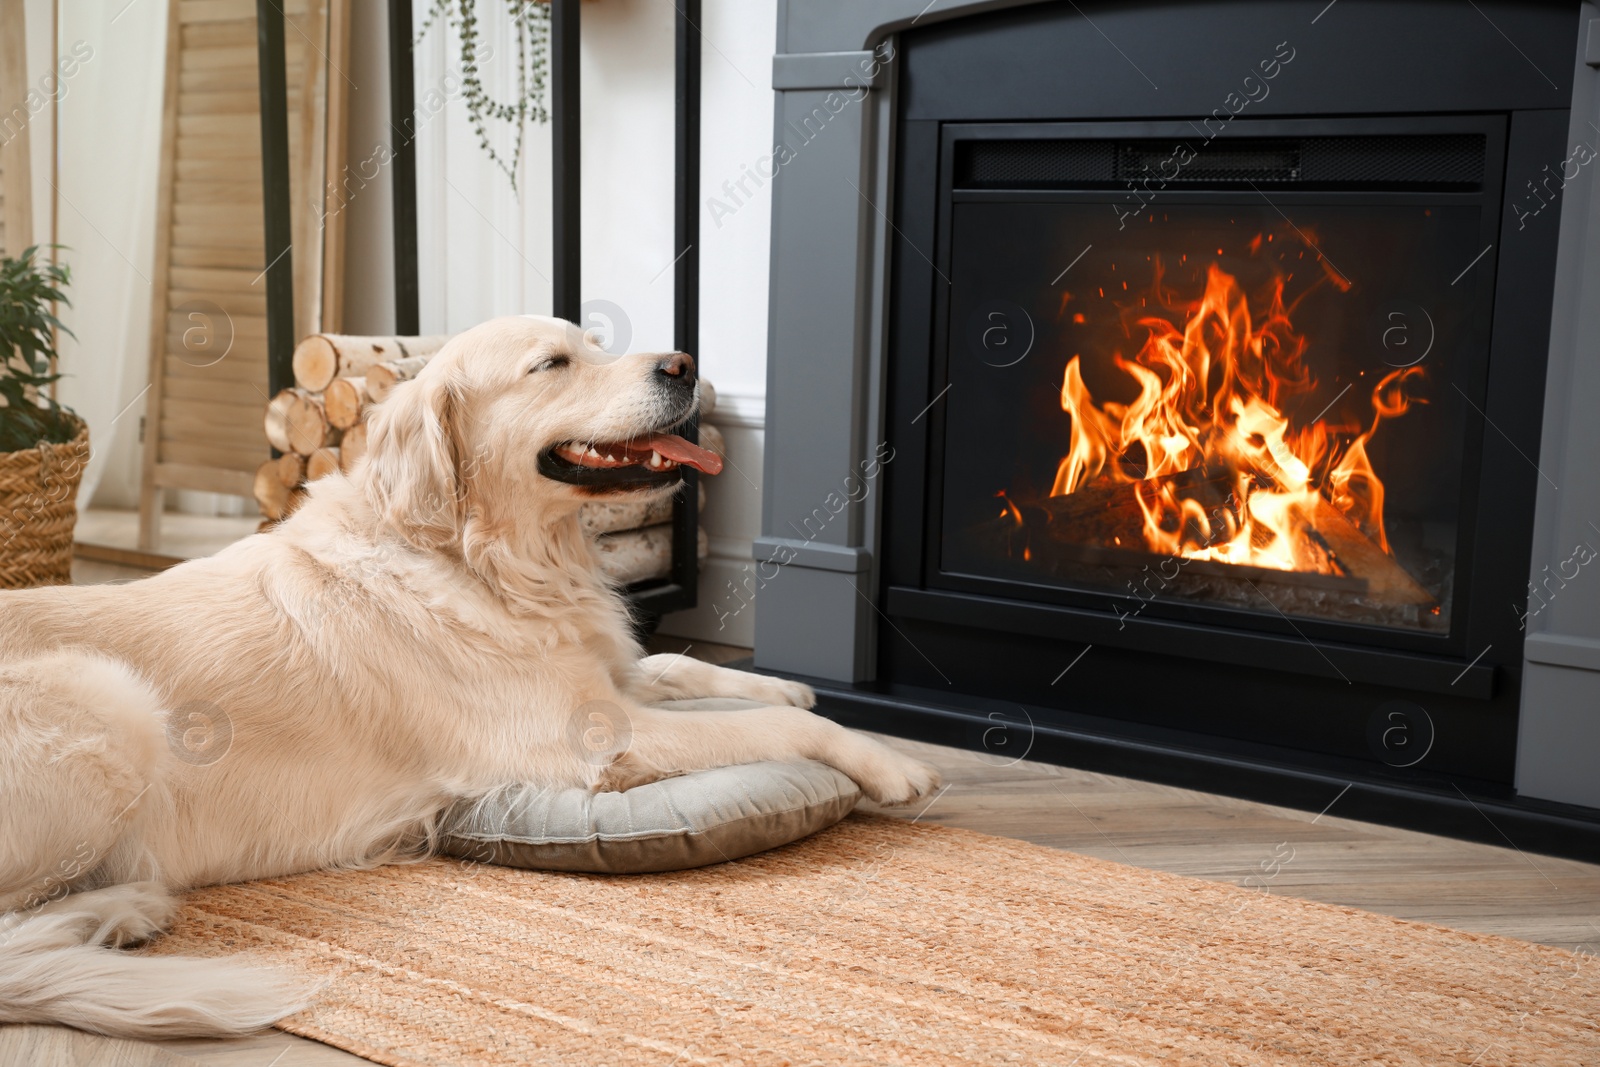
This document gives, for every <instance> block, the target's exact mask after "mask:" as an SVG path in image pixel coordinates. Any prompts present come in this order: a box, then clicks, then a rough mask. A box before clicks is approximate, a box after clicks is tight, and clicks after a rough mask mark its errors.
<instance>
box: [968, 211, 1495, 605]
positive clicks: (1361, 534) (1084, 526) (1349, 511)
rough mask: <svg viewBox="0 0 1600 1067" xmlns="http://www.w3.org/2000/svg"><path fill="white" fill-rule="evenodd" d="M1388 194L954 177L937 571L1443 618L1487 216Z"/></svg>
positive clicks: (1193, 598)
mask: <svg viewBox="0 0 1600 1067" xmlns="http://www.w3.org/2000/svg"><path fill="white" fill-rule="evenodd" d="M1392 199H1393V200H1394V201H1396V202H1383V200H1382V198H1381V197H1378V196H1375V195H1372V194H1365V195H1358V196H1349V197H1345V198H1343V200H1342V202H1341V198H1339V197H1333V196H1323V197H1321V199H1320V202H1319V199H1318V197H1317V195H1316V194H1315V193H1307V192H1301V193H1298V194H1294V195H1289V194H1284V195H1280V196H1272V195H1271V194H1270V193H1267V192H1261V193H1260V195H1256V194H1255V193H1251V194H1248V195H1246V194H1236V193H1228V194H1222V195H1216V196H1212V197H1209V198H1207V197H1205V196H1202V195H1197V194H1192V193H1191V194H1188V199H1187V200H1185V199H1183V194H1181V193H1179V194H1169V195H1166V196H1156V197H1154V198H1152V199H1151V200H1150V201H1148V202H1142V201H1139V200H1137V199H1135V198H1133V197H1128V196H1122V197H1116V196H1108V195H1101V196H1092V195H1090V194H1076V195H1071V194H1069V195H1052V194H1049V193H1035V194H1028V193H1025V192H1012V193H1010V194H1004V195H982V194H978V195H969V196H968V197H967V198H962V197H961V196H960V194H958V195H957V198H956V200H955V202H954V203H953V204H952V206H951V208H950V211H951V215H950V230H949V232H950V246H949V264H950V277H949V282H950V285H949V299H948V305H947V306H948V308H949V318H948V323H947V329H946V338H947V342H946V347H947V351H946V353H945V356H946V359H945V365H946V367H947V373H948V384H949V387H950V388H949V393H948V396H947V400H948V407H947V409H946V410H945V411H944V412H943V419H944V423H943V425H944V432H943V440H942V449H941V451H942V453H943V464H942V509H941V510H942V517H941V525H940V534H941V537H940V553H939V560H940V569H941V570H942V571H943V572H945V573H947V574H952V575H961V576H967V577H972V578H979V579H998V580H1004V581H1008V582H1012V583H1028V584H1031V585H1033V586H1038V587H1044V588H1046V589H1057V590H1066V591H1074V592H1077V593H1080V594H1089V595H1092V596H1093V597H1094V599H1100V598H1101V597H1103V598H1104V599H1105V600H1106V606H1107V607H1108V608H1110V609H1111V610H1116V611H1117V612H1118V614H1119V615H1121V614H1124V613H1155V614H1159V613H1161V612H1162V611H1163V610H1165V609H1167V608H1168V607H1169V606H1170V605H1173V604H1193V603H1200V604H1206V605H1212V606H1217V607H1224V608H1230V609H1242V610H1250V611H1257V612H1264V613H1268V614H1272V613H1281V614H1282V615H1284V616H1288V617H1291V618H1295V617H1299V618H1309V619H1316V620H1327V621H1332V622H1339V623H1350V624H1357V625H1366V626H1378V627H1384V628H1395V629H1401V630H1409V631H1418V632H1424V633H1441V634H1442V633H1447V632H1448V631H1449V627H1450V619H1451V604H1452V599H1453V595H1454V593H1455V583H1456V576H1457V573H1458V569H1459V568H1458V563H1459V562H1460V561H1459V559H1458V556H1459V555H1460V554H1461V551H1462V548H1461V546H1460V544H1459V538H1458V530H1459V529H1460V527H1461V523H1462V515H1463V506H1464V501H1463V499H1462V493H1463V485H1464V484H1472V482H1471V477H1470V474H1469V473H1468V472H1464V471H1463V467H1464V466H1465V465H1466V463H1467V461H1468V456H1469V449H1468V447H1467V445H1468V442H1467V432H1468V423H1467V420H1466V417H1465V416H1466V413H1467V412H1468V411H1470V410H1471V405H1472V404H1473V403H1477V402H1479V401H1481V397H1480V396H1478V395H1477V390H1478V389H1480V388H1481V386H1480V385H1478V383H1479V381H1480V380H1481V375H1482V374H1483V370H1484V367H1485V365H1486V358H1487V338H1488V334H1489V328H1490V321H1489V313H1488V308H1487V307H1486V306H1485V302H1484V301H1483V300H1482V298H1481V290H1480V289H1479V288H1478V287H1477V286H1476V284H1468V283H1467V282H1465V281H1463V274H1469V273H1470V271H1471V270H1472V264H1473V263H1474V260H1475V257H1476V258H1481V254H1482V253H1483V252H1484V251H1485V250H1484V249H1483V248H1482V247H1481V242H1482V226H1483V220H1482V218H1481V217H1480V210H1481V209H1480V208H1479V206H1478V205H1476V204H1469V203H1464V202H1461V201H1460V199H1457V202H1455V203H1452V202H1451V199H1452V198H1450V197H1448V196H1440V197H1437V198H1436V199H1434V200H1433V201H1430V200H1429V199H1428V198H1427V197H1426V196H1421V195H1417V194H1411V195H1408V196H1403V197H1397V198H1392ZM1480 265H1481V264H1480Z"/></svg>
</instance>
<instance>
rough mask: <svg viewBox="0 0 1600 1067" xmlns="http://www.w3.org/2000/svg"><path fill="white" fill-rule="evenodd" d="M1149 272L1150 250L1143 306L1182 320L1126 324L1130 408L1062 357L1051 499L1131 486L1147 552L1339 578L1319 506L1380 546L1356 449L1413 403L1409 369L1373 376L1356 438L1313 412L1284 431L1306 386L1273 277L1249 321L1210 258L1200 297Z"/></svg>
mask: <svg viewBox="0 0 1600 1067" xmlns="http://www.w3.org/2000/svg"><path fill="white" fill-rule="evenodd" d="M1162 273H1163V272H1162V266H1161V262H1160V260H1159V258H1158V259H1156V260H1155V275H1154V280H1153V282H1152V285H1151V292H1150V297H1149V301H1148V302H1149V304H1150V305H1151V306H1154V307H1156V308H1161V309H1166V310H1167V311H1168V312H1169V313H1170V314H1172V315H1173V317H1174V318H1176V317H1179V316H1180V315H1181V316H1182V319H1181V321H1182V323H1183V326H1182V329H1179V328H1178V326H1176V325H1174V324H1173V322H1171V321H1169V320H1168V319H1167V318H1163V317H1161V316H1159V315H1145V316H1143V317H1140V318H1138V319H1137V320H1136V321H1137V325H1138V326H1140V327H1142V328H1143V329H1144V330H1145V331H1146V338H1145V341H1144V344H1143V346H1142V347H1141V348H1140V349H1139V352H1138V353H1137V355H1135V356H1134V358H1133V359H1132V360H1127V359H1124V358H1123V357H1122V356H1121V354H1120V353H1117V354H1114V355H1113V362H1114V364H1115V366H1116V367H1117V368H1118V369H1119V370H1121V371H1122V372H1123V373H1124V374H1126V375H1128V377H1130V378H1131V379H1133V382H1134V383H1135V384H1136V385H1137V387H1138V395H1137V396H1136V397H1135V398H1134V399H1133V400H1132V401H1131V402H1129V403H1126V404H1122V403H1117V402H1114V401H1106V402H1104V403H1096V402H1095V400H1094V398H1093V397H1092V396H1091V395H1090V392H1089V389H1088V387H1087V386H1086V385H1085V384H1084V381H1083V372H1082V368H1081V366H1080V357H1079V356H1077V355H1074V356H1073V357H1072V359H1071V360H1069V361H1068V362H1067V367H1066V373H1065V375H1064V376H1063V379H1062V383H1061V407H1062V410H1064V411H1066V412H1067V413H1068V414H1069V415H1071V416H1072V436H1071V443H1070V446H1069V448H1068V451H1067V454H1066V455H1065V456H1063V457H1062V459H1061V462H1060V464H1059V466H1058V467H1057V469H1056V478H1055V484H1054V486H1053V487H1052V489H1051V495H1052V496H1061V495H1065V494H1068V493H1073V492H1076V491H1077V490H1079V489H1080V488H1082V487H1084V486H1085V485H1090V484H1101V485H1104V484H1119V483H1122V484H1127V483H1133V484H1134V495H1135V499H1136V500H1137V501H1138V504H1139V508H1140V510H1141V511H1142V513H1143V515H1144V536H1145V542H1146V545H1147V546H1148V547H1149V549H1150V550H1152V551H1155V552H1160V553H1165V554H1171V555H1178V556H1183V557H1188V558H1191V559H1210V560H1217V561H1221V562H1231V563H1245V564H1249V565H1251V566H1257V567H1268V568H1273V569H1276V570H1300V571H1314V572H1319V573H1325V574H1329V573H1337V572H1338V568H1337V565H1336V562H1335V560H1334V559H1333V557H1332V556H1331V554H1330V552H1329V550H1328V548H1327V546H1326V543H1325V542H1324V541H1323V539H1322V538H1320V537H1316V536H1312V533H1313V532H1314V516H1315V515H1316V513H1317V510H1318V508H1319V506H1321V504H1322V501H1327V503H1329V504H1331V505H1332V506H1333V507H1335V508H1337V509H1338V510H1339V511H1340V512H1341V513H1343V514H1344V516H1345V517H1346V518H1347V519H1348V520H1349V521H1350V522H1351V523H1352V524H1353V525H1355V526H1356V527H1357V528H1359V529H1360V530H1361V531H1362V532H1363V533H1365V534H1366V535H1367V537H1368V538H1370V539H1371V540H1372V541H1373V543H1374V544H1376V545H1377V546H1378V547H1379V548H1381V549H1382V550H1383V551H1384V552H1386V553H1387V552H1389V551H1390V549H1389V542H1388V536H1387V534H1386V532H1385V530H1384V526H1383V482H1382V481H1381V480H1380V479H1379V477H1378V474H1377V472H1376V471H1375V470H1374V469H1373V466H1372V462H1371V460H1370V459H1369V458H1368V456H1367V444H1368V442H1370V441H1371V439H1372V436H1373V434H1374V433H1376V432H1377V429H1378V426H1379V425H1380V424H1381V423H1382V422H1383V420H1384V419H1390V418H1396V417H1398V416H1400V415H1403V414H1405V412H1406V410H1407V408H1408V407H1409V405H1410V404H1411V403H1412V402H1413V400H1412V398H1410V397H1408V396H1407V395H1406V393H1405V391H1404V388H1403V385H1404V383H1405V382H1406V381H1407V380H1408V379H1410V378H1411V377H1413V376H1415V375H1419V374H1421V373H1422V370H1421V368H1420V367H1410V368H1407V369H1405V370H1400V371H1395V372H1393V373H1391V374H1389V375H1387V376H1385V377H1384V378H1383V380H1382V381H1380V382H1379V383H1378V385H1377V387H1376V388H1375V389H1374V390H1373V391H1372V398H1371V399H1372V407H1373V418H1372V423H1371V425H1370V426H1369V427H1368V428H1367V429H1366V430H1365V431H1364V432H1360V433H1354V428H1342V427H1331V426H1329V425H1328V424H1327V423H1326V422H1324V421H1323V420H1321V419H1320V418H1319V419H1318V420H1317V421H1315V422H1313V423H1311V424H1310V425H1308V426H1301V427H1299V428H1295V427H1293V426H1292V425H1291V423H1290V420H1289V418H1288V417H1287V416H1286V415H1285V414H1284V413H1283V412H1284V409H1285V407H1286V405H1287V403H1288V402H1289V401H1290V400H1292V399H1293V398H1295V397H1298V396H1302V395H1304V394H1307V393H1309V392H1311V391H1312V390H1313V389H1314V388H1315V387H1316V383H1315V381H1314V380H1313V379H1312V377H1311V373H1310V370H1309V369H1308V368H1307V367H1306V365H1305V363H1304V361H1303V357H1304V355H1305V351H1306V341H1305V338H1304V337H1302V336H1301V335H1299V334H1297V333H1296V332H1295V331H1294V328H1293V325H1292V324H1291V322H1290V314H1291V312H1292V310H1293V307H1292V306H1288V307H1286V306H1285V304H1284V298H1283V289H1284V279H1282V278H1278V279H1277V280H1276V281H1275V282H1274V283H1273V285H1272V288H1271V290H1270V293H1269V296H1268V299H1267V308H1266V310H1265V313H1264V314H1262V315H1261V316H1260V317H1259V320H1257V319H1256V318H1254V317H1252V315H1251V312H1250V306H1249V302H1248V300H1247V299H1246V297H1245V295H1244V292H1243V290H1242V289H1241V288H1240V286H1239V283H1238V281H1237V280H1236V279H1235V278H1234V277H1233V276H1232V275H1230V274H1228V273H1226V272H1225V271H1223V270H1222V269H1221V268H1220V267H1218V266H1216V265H1215V264H1213V265H1212V266H1211V267H1210V268H1209V269H1208V271H1207V274H1206V286H1205V291H1204V293H1203V294H1202V295H1201V297H1200V299H1199V300H1197V301H1194V302H1193V303H1191V304H1188V305H1187V306H1181V305H1180V304H1179V303H1178V301H1177V300H1176V298H1175V295H1174V294H1173V293H1172V292H1171V291H1170V290H1167V289H1165V288H1163V285H1162ZM1341 288H1344V287H1341ZM1297 303H1298V302H1297ZM1213 382H1215V383H1216V384H1215V385H1214V386H1213V384H1212V383H1213ZM1330 406H1331V405H1330ZM1352 434H1353V436H1352ZM1186 472H1200V473H1201V474H1202V478H1203V480H1204V481H1206V482H1210V483H1218V482H1221V483H1222V484H1224V485H1225V486H1226V488H1227V489H1228V490H1229V495H1228V499H1227V503H1226V504H1224V505H1222V506H1220V507H1214V508H1213V509H1212V510H1211V512H1210V514H1209V515H1208V514H1207V511H1206V508H1205V506H1204V505H1203V504H1202V503H1201V502H1200V501H1199V500H1197V499H1194V498H1193V497H1192V496H1185V495H1184V490H1183V489H1182V488H1181V487H1180V480H1179V479H1177V478H1176V477H1175V476H1177V475H1182V474H1185V473H1186Z"/></svg>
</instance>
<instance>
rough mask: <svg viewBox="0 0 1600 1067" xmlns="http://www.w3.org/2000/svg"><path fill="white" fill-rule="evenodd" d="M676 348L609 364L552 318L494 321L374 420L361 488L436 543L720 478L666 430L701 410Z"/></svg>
mask: <svg viewBox="0 0 1600 1067" xmlns="http://www.w3.org/2000/svg"><path fill="white" fill-rule="evenodd" d="M698 393H699V391H698V389H697V378H696V374H695V365H694V360H693V359H692V358H690V357H689V356H687V355H685V354H684V353H682V352H671V353H658V354H640V355H629V356H620V357H618V356H611V355H608V354H607V353H605V352H604V351H603V350H601V349H600V348H599V347H598V346H596V345H594V344H593V343H592V342H591V341H589V340H588V339H586V338H585V336H584V334H583V332H582V331H581V330H579V329H578V328H577V327H576V326H573V325H572V324H571V323H569V322H565V321H563V320H561V319H550V318H543V317H535V316H524V317H517V318H503V319H494V320H492V321H490V322H487V323H484V324H483V325H482V326H478V327H476V328H474V329H471V330H468V331H467V332H466V333H463V334H460V335H458V336H457V337H455V338H453V339H451V341H450V343H449V344H447V345H445V347H444V348H443V349H442V350H441V351H440V352H439V354H438V355H437V356H435V357H434V358H433V359H432V360H430V361H429V363H428V365H427V367H426V368H425V369H424V370H423V371H422V373H421V374H419V375H418V376H417V377H416V379H415V380H414V381H411V382H408V383H406V384H404V385H402V386H400V387H399V388H397V389H396V390H395V391H394V393H393V394H392V395H391V396H390V397H389V398H388V399H387V400H385V401H384V402H383V403H382V404H380V405H379V406H378V408H377V409H376V410H375V411H374V413H373V416H372V423H371V431H370V432H371V443H370V449H369V453H368V460H367V468H366V481H367V486H368V490H369V493H370V495H371V498H372V500H373V502H374V504H375V505H376V507H377V509H378V512H379V514H380V516H381V518H382V519H383V520H384V521H386V522H387V523H388V524H389V525H391V526H392V527H394V528H395V529H397V530H399V531H400V532H401V533H402V534H404V535H405V536H406V537H407V538H408V539H409V540H411V541H413V542H414V543H417V544H424V545H428V546H433V547H442V546H444V545H447V544H450V543H453V542H455V541H456V540H458V539H459V538H460V537H462V535H463V532H464V527H465V525H466V523H467V522H468V521H469V520H471V521H475V522H477V523H479V524H480V525H483V524H487V525H489V526H493V527H505V526H507V525H511V526H516V527H521V528H536V527H540V526H545V525H548V524H549V523H551V522H553V521H556V520H559V519H561V518H563V517H565V516H567V515H570V514H571V513H573V512H575V511H576V510H577V508H578V507H579V505H581V504H582V503H583V502H584V501H585V500H590V499H594V498H596V497H605V496H613V495H619V494H645V495H648V494H660V493H668V492H671V491H672V490H674V489H676V488H677V487H678V486H679V485H680V484H681V483H682V481H683V477H684V474H683V468H684V467H685V466H688V467H693V468H695V469H696V470H700V471H703V472H705V473H707V474H716V473H717V472H719V471H720V470H721V469H722V461H721V459H719V458H718V457H717V455H716V454H715V453H713V452H709V451H707V450H706V449H703V448H700V447H699V446H697V445H694V444H691V443H690V442H688V441H687V440H685V439H684V438H682V437H680V436H678V435H677V434H675V433H673V432H672V431H673V430H674V429H676V428H679V427H681V426H682V425H683V424H684V423H685V422H687V421H688V420H689V419H691V418H692V417H693V416H694V414H695V412H696V410H697V409H698V407H699V395H698Z"/></svg>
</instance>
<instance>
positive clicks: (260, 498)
mask: <svg viewBox="0 0 1600 1067" xmlns="http://www.w3.org/2000/svg"><path fill="white" fill-rule="evenodd" d="M448 340H449V338H448V337H443V336H432V337H350V336H345V335H341V334H312V335H311V336H310V337H307V338H306V339H305V340H303V341H301V342H300V344H299V345H297V346H296V347H295V350H294V381H295V384H294V386H293V387H291V388H288V389H285V390H283V391H282V392H280V393H279V394H278V395H277V396H275V397H273V398H272V400H271V401H270V402H269V403H268V404H267V410H266V417H265V419H264V426H265V430H266V436H267V440H268V442H270V443H271V445H272V447H273V448H274V449H276V450H277V451H278V452H280V453H282V455H280V456H279V457H278V458H277V459H271V460H268V461H267V462H265V463H263V464H262V465H261V466H260V468H259V469H257V471H256V478H255V497H256V503H257V504H259V505H260V507H261V514H262V515H263V516H264V517H265V521H264V522H263V523H262V527H263V528H265V527H267V526H269V525H271V524H272V523H274V522H278V521H280V520H282V519H284V518H287V517H288V516H289V515H290V514H292V513H293V512H294V510H295V508H297V507H298V506H299V505H300V502H301V500H302V499H304V497H305V494H306V485H307V483H309V482H313V481H316V480H317V479H318V478H324V477H327V476H328V475H331V474H336V473H342V474H348V473H349V472H350V471H352V470H353V469H354V468H355V466H356V464H357V463H358V462H360V460H361V458H362V457H363V456H365V455H366V451H367V417H368V415H369V414H370V413H371V411H372V409H373V406H374V405H376V404H380V403H382V402H383V400H384V398H385V397H387V396H388V395H389V394H390V393H392V392H394V390H395V388H396V387H397V386H399V385H400V384H401V383H402V382H407V381H410V380H411V379H412V378H415V377H416V376H417V374H418V373H419V372H420V371H421V370H422V368H423V367H425V366H426V365H427V363H428V360H429V359H431V358H432V357H433V355H434V353H436V352H438V351H439V349H440V348H442V347H444V343H445V342H446V341H448ZM700 388H701V393H702V405H701V419H702V422H701V426H700V443H701V444H702V445H704V446H705V447H706V448H709V449H711V450H712V451H713V452H715V453H717V454H718V455H726V454H727V445H726V443H725V442H724V440H723V437H722V434H721V433H720V432H719V431H718V430H717V428H716V427H715V426H711V425H708V424H706V423H705V421H704V420H705V419H706V418H708V417H710V416H711V415H712V413H713V412H714V411H715V408H716V390H715V389H713V388H712V386H711V383H710V382H707V381H705V380H704V379H702V380H701V383H700ZM696 504H697V510H698V509H699V508H703V507H704V506H705V486H704V484H702V485H701V487H700V498H699V500H698V501H696ZM579 521H580V523H581V524H582V526H583V528H584V530H585V532H587V533H588V534H590V535H591V536H593V537H595V538H596V539H597V543H598V545H599V548H600V559H601V567H602V568H603V569H604V570H605V572H606V573H607V574H608V575H610V576H611V577H612V578H614V579H616V580H617V581H620V582H638V581H645V580H648V579H652V578H661V577H665V576H666V575H667V573H668V572H669V571H670V570H671V567H672V500H671V499H667V500H658V501H654V502H650V503H645V502H640V501H636V500H617V501H595V502H592V503H589V504H585V505H584V507H583V511H582V513H581V514H580V516H579ZM706 549H707V542H706V532H705V530H704V529H700V531H699V551H698V554H699V556H700V558H702V559H704V558H705V555H706Z"/></svg>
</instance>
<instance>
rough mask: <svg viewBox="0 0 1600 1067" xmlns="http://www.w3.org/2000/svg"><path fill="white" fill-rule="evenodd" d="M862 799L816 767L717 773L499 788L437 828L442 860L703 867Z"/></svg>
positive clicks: (572, 867) (610, 869)
mask: <svg viewBox="0 0 1600 1067" xmlns="http://www.w3.org/2000/svg"><path fill="white" fill-rule="evenodd" d="M860 797H861V793H860V790H858V789H857V788H856V784H855V783H854V782H852V781H851V780H850V779H849V778H847V777H845V776H844V775H843V774H841V773H840V772H838V771H836V770H834V769H833V768H832V767H829V766H827V765H826V764H823V763H816V762H813V761H811V760H804V761H801V762H797V763H747V764H741V765H739V766H735V767H718V768H716V769H714V770H709V771H698V772H696V773H694V774H686V775H683V776H681V777H677V778H668V779H665V780H663V781H659V782H652V783H650V784H649V785H641V786H636V787H635V788H633V789H629V790H626V791H624V792H621V793H591V792H589V791H588V790H587V789H581V788H580V789H560V790H549V789H544V790H541V789H537V788H534V787H532V786H520V785H519V786H508V787H506V788H503V789H499V790H497V791H495V792H494V793H491V794H489V795H488V796H486V797H484V798H483V799H482V800H479V801H477V802H475V803H471V804H461V805H458V806H457V807H456V808H455V809H454V810H453V811H451V812H450V813H449V814H448V815H447V816H446V818H445V823H444V826H443V842H442V848H443V851H444V852H445V853H446V854H447V855H451V856H459V857H461V858H463V859H470V860H476V861H478V862H481V863H496V864H501V865H503V866H510V867H531V868H534V869H536V870H550V871H590V872H595V873H601V874H642V873H646V872H652V871H678V870H685V869H687V868H690V867H704V866H705V865H707V864H710V863H720V862H722V861H724V860H736V859H739V858H740V857H742V856H749V855H752V854H754V853H757V852H763V851H765V850H767V849H769V848H776V847H778V846H779V845H787V844H789V843H790V842H791V841H798V840H799V839H800V838H802V837H805V836H807V835H808V834H813V833H816V832H817V831H818V830H821V829H823V828H825V827H828V826H832V825H833V824H834V823H836V822H838V821H839V820H840V819H842V818H844V817H845V816H846V815H848V814H849V813H850V809H852V808H854V807H855V805H856V801H857V800H859V799H860Z"/></svg>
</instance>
